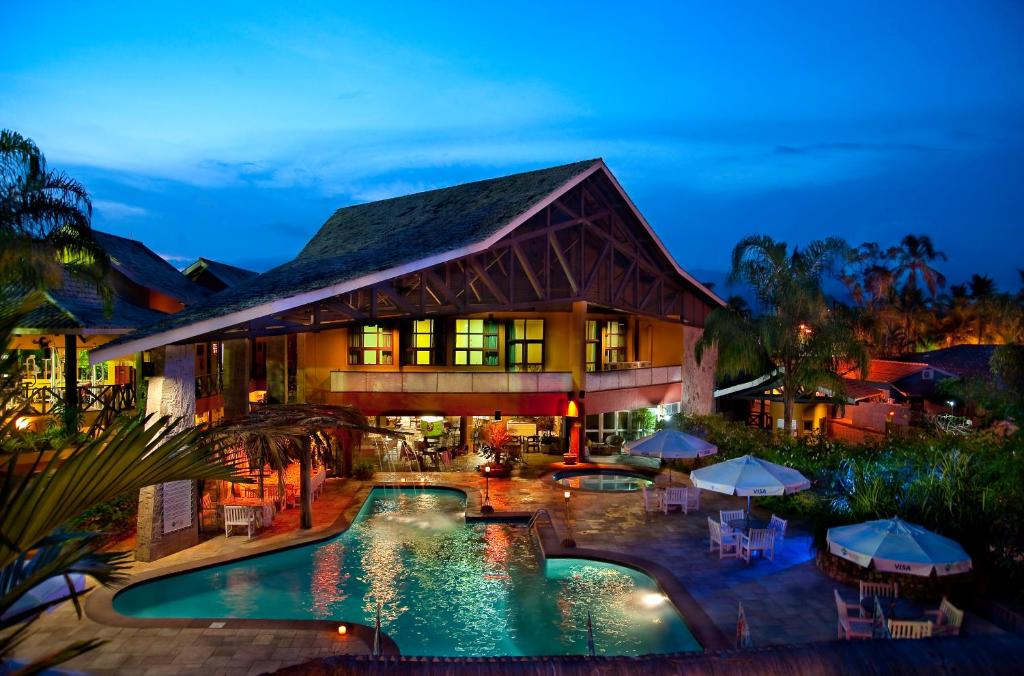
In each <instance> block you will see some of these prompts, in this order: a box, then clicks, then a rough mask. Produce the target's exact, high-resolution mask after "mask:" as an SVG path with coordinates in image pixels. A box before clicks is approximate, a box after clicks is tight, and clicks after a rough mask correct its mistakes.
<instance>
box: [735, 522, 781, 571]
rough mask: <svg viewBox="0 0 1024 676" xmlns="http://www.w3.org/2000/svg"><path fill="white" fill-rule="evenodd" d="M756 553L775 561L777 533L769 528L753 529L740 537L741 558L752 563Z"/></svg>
mask: <svg viewBox="0 0 1024 676" xmlns="http://www.w3.org/2000/svg"><path fill="white" fill-rule="evenodd" d="M754 552H761V556H763V557H765V558H767V559H768V560H769V561H774V560H775V533H774V532H772V531H771V529H768V528H751V529H750V532H749V533H746V534H741V535H740V549H739V557H740V558H741V559H743V560H744V561H746V562H747V563H750V559H751V557H752V556H753V554H754Z"/></svg>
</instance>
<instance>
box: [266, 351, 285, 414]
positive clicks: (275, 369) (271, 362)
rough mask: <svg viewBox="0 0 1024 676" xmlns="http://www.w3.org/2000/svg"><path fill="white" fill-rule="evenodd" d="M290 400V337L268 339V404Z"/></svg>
mask: <svg viewBox="0 0 1024 676" xmlns="http://www.w3.org/2000/svg"><path fill="white" fill-rule="evenodd" d="M287 400H288V336H273V337H271V338H267V403H268V404H284V403H286V402H287Z"/></svg>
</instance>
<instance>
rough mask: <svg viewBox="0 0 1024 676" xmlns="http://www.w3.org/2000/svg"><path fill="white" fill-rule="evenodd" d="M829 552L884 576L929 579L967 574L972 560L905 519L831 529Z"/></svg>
mask: <svg viewBox="0 0 1024 676" xmlns="http://www.w3.org/2000/svg"><path fill="white" fill-rule="evenodd" d="M828 550H829V551H830V552H832V553H833V554H835V555H836V556H839V557H842V558H844V559H846V560H848V561H853V562H854V563H856V564H857V565H859V566H864V567H865V568H867V567H868V566H869V565H871V563H872V562H874V564H875V570H879V571H882V572H885V573H906V574H909V575H921V576H925V577H927V576H928V575H931V574H932V572H933V571H934V572H935V574H936V575H953V574H955V573H966V572H967V571H969V570H970V569H971V557H970V556H968V555H967V552H965V551H964V548H963V547H961V546H960V545H959V544H958V543H957V542H954V541H953V540H950V539H949V538H947V537H944V536H942V535H939V534H938V533H933V532H932V531H930V530H927V529H926V528H922V527H921V526H918V525H916V524H912V523H907V522H906V521H904V520H903V519H900V518H897V517H893V518H891V519H879V520H877V521H866V522H864V523H858V524H854V525H852V526H838V527H836V528H829V529H828Z"/></svg>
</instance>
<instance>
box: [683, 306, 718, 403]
mask: <svg viewBox="0 0 1024 676" xmlns="http://www.w3.org/2000/svg"><path fill="white" fill-rule="evenodd" d="M703 333H704V329H701V328H698V327H696V326H686V325H684V326H683V364H682V366H683V369H682V372H683V382H682V398H681V399H680V402H679V408H680V410H681V411H682V412H683V413H689V414H691V415H709V414H711V413H714V411H715V398H714V392H715V365H716V364H717V363H718V347H717V346H716V347H714V348H712V349H710V350H705V351H704V355H703V359H702V360H701V363H700V365H699V366H698V364H697V358H696V357H694V355H693V348H694V346H695V345H696V344H697V341H698V340H700V337H701V335H703Z"/></svg>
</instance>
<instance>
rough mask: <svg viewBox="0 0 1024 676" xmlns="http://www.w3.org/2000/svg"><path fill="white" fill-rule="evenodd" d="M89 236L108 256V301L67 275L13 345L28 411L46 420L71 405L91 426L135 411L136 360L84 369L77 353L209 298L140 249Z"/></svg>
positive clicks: (95, 234)
mask: <svg viewBox="0 0 1024 676" xmlns="http://www.w3.org/2000/svg"><path fill="white" fill-rule="evenodd" d="M93 237H94V239H95V240H96V242H97V243H99V244H100V246H102V247H103V249H104V250H105V251H106V252H107V255H108V256H109V257H110V264H111V269H110V272H109V274H108V277H107V283H108V286H109V288H110V291H111V293H112V298H111V299H110V302H109V303H108V302H106V300H105V299H104V298H103V297H102V296H101V295H100V293H99V292H98V291H97V290H96V287H95V285H94V284H93V283H91V282H90V281H87V280H84V279H79V278H77V277H75V276H73V275H71V274H70V273H67V272H65V273H64V278H63V283H62V284H61V286H60V287H58V288H55V289H52V290H50V291H47V292H46V293H44V294H43V301H42V303H41V304H40V305H39V306H38V307H36V308H35V309H33V310H32V311H31V312H30V313H29V314H28V315H27V316H25V317H23V318H22V320H21V321H20V325H19V326H18V327H17V328H16V329H15V331H14V341H13V347H14V348H15V349H16V350H17V354H18V358H19V361H20V366H21V370H22V381H21V397H22V399H23V401H25V402H26V403H28V404H29V405H30V406H31V409H32V411H33V412H34V413H36V414H37V415H39V416H46V415H49V414H51V413H52V412H53V410H54V408H55V407H56V406H57V405H58V404H61V403H63V402H65V401H71V402H73V403H75V404H76V405H78V406H79V407H81V408H82V409H84V410H85V411H86V414H87V422H89V423H90V424H91V423H92V422H95V420H96V418H97V417H100V418H102V419H101V420H100V422H101V423H103V422H104V420H109V419H110V418H112V416H113V415H114V414H116V413H117V412H119V411H122V410H125V409H130V408H133V407H134V405H135V394H136V375H137V370H138V369H139V368H140V367H141V359H140V356H139V355H137V354H124V355H119V356H118V357H117V358H115V359H109V360H103V361H100V362H97V363H93V364H92V365H89V366H86V365H85V359H84V357H82V355H81V354H80V353H88V352H89V351H91V350H94V349H96V348H98V347H100V346H102V345H104V344H105V343H107V342H109V341H111V340H113V339H114V338H117V337H118V336H122V335H124V334H126V333H130V332H132V331H134V330H136V329H138V328H140V327H142V326H146V325H148V324H152V323H153V322H156V321H158V320H160V319H161V318H162V317H165V316H166V315H167V314H169V313H173V312H178V311H180V310H181V309H183V308H184V307H185V306H186V305H190V304H194V303H196V302H198V301H200V300H202V299H204V298H206V297H207V296H208V293H207V292H206V290H204V289H202V288H200V287H198V286H196V285H195V284H193V283H192V282H191V281H189V280H188V279H187V278H186V277H185V276H184V275H182V274H181V273H180V272H178V270H176V269H175V268H174V267H173V266H172V265H170V264H169V263H168V262H167V261H165V260H164V259H163V258H161V257H160V256H158V255H157V254H155V253H154V252H153V251H151V250H150V249H148V248H147V247H146V246H145V245H144V244H142V243H141V242H137V241H135V240H132V239H127V238H124V237H118V236H116V235H111V234H109V233H105V232H99V231H93ZM23 293H24V290H21V292H20V294H19V295H23Z"/></svg>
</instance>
